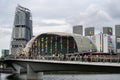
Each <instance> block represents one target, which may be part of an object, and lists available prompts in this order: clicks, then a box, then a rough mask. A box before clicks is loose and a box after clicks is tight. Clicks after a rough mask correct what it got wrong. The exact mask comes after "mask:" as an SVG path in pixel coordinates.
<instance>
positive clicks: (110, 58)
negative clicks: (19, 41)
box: [15, 55, 120, 63]
mask: <svg viewBox="0 0 120 80" xmlns="http://www.w3.org/2000/svg"><path fill="white" fill-rule="evenodd" d="M15 59H36V60H54V61H80V62H103V63H106V62H111V63H120V56H119V55H100V56H99V55H84V56H81V55H75V56H74V55H71V56H63V57H60V56H39V57H15Z"/></svg>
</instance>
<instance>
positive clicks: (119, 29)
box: [115, 25, 120, 53]
mask: <svg viewBox="0 0 120 80" xmlns="http://www.w3.org/2000/svg"><path fill="white" fill-rule="evenodd" d="M115 36H116V52H117V53H120V25H115Z"/></svg>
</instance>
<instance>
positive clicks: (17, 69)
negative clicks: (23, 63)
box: [13, 64, 21, 75]
mask: <svg viewBox="0 0 120 80" xmlns="http://www.w3.org/2000/svg"><path fill="white" fill-rule="evenodd" d="M13 67H14V68H15V70H14V71H13V73H15V74H17V75H20V70H21V67H20V66H19V65H17V64H13Z"/></svg>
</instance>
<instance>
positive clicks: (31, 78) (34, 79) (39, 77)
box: [27, 64, 43, 80]
mask: <svg viewBox="0 0 120 80" xmlns="http://www.w3.org/2000/svg"><path fill="white" fill-rule="evenodd" d="M27 80H43V72H39V73H36V72H34V71H33V69H32V68H31V66H30V65H29V64H27Z"/></svg>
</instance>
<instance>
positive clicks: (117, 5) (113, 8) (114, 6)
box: [104, 0, 120, 19]
mask: <svg viewBox="0 0 120 80" xmlns="http://www.w3.org/2000/svg"><path fill="white" fill-rule="evenodd" d="M104 7H105V10H106V11H107V12H108V13H109V14H110V15H111V16H112V17H113V18H115V19H120V0H109V2H108V3H107V4H106V5H105V6H104Z"/></svg>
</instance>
